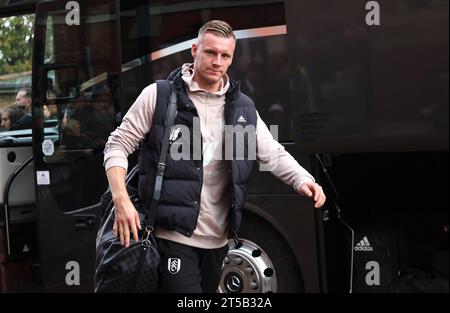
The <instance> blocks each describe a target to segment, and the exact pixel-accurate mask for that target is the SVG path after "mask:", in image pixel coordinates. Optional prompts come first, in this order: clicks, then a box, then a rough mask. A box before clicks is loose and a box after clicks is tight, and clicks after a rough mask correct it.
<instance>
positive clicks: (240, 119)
mask: <svg viewBox="0 0 450 313" xmlns="http://www.w3.org/2000/svg"><path fill="white" fill-rule="evenodd" d="M237 121H238V122H239V123H245V122H247V120H246V119H245V117H243V116H242V115H241V116H239V118H238V120H237Z"/></svg>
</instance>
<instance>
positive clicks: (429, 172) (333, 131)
mask: <svg viewBox="0 0 450 313" xmlns="http://www.w3.org/2000/svg"><path fill="white" fill-rule="evenodd" d="M23 15H31V16H32V20H33V21H34V25H33V33H32V34H30V36H32V68H31V72H30V73H31V80H30V82H31V84H30V86H29V87H30V88H31V95H32V112H31V114H32V121H33V124H32V129H28V130H17V131H8V130H4V131H3V132H0V154H1V160H0V166H1V168H0V170H1V172H0V177H1V179H0V181H1V183H2V185H1V186H0V187H1V194H0V195H1V196H2V197H1V199H0V204H1V215H0V217H1V220H0V240H1V241H0V263H1V264H0V278H1V279H0V281H1V290H2V291H16V290H35V291H46V292H90V291H93V273H94V258H95V239H96V233H97V227H98V224H99V212H100V206H101V203H100V199H101V195H102V194H103V193H104V192H105V191H106V189H107V180H106V176H105V173H104V168H103V148H104V144H105V142H106V140H107V138H108V135H109V133H110V132H111V131H112V130H113V129H114V128H115V127H117V125H118V124H119V123H120V121H121V117H122V116H123V115H124V114H125V113H126V112H127V110H128V108H129V107H130V106H131V104H132V103H133V102H134V100H135V99H136V97H137V96H138V95H139V93H140V92H141V91H142V89H143V88H145V87H146V86H147V85H149V84H151V83H152V82H154V81H155V80H156V79H164V78H166V77H167V75H168V74H169V72H170V71H171V70H172V69H173V68H175V67H178V66H180V65H181V64H182V63H184V62H188V61H190V60H191V56H190V51H189V49H190V47H191V44H192V42H193V40H194V39H195V38H196V36H197V31H198V29H199V27H200V26H201V25H202V24H204V23H205V22H206V21H208V20H211V19H223V20H225V21H227V22H229V23H230V24H231V25H232V26H233V28H234V29H235V31H236V36H237V39H238V41H237V47H236V52H235V56H234V62H233V65H232V66H231V67H230V70H229V75H230V77H231V78H233V79H236V80H240V82H241V86H242V89H243V91H244V92H245V93H246V94H248V95H249V96H250V97H252V98H253V99H254V101H255V103H256V106H257V109H258V112H259V113H260V115H261V117H262V118H263V120H264V121H265V122H266V124H267V125H278V140H279V141H280V143H282V144H283V145H284V146H285V148H286V149H287V150H288V151H289V152H290V153H291V154H292V155H293V156H294V157H295V158H296V159H297V160H298V161H299V163H300V164H302V165H303V166H304V167H305V168H306V169H308V170H309V171H310V172H311V173H312V174H313V175H314V176H315V177H316V179H317V181H318V182H319V183H321V184H322V185H323V186H324V189H325V191H326V194H327V196H328V201H327V203H326V205H325V206H324V208H322V209H314V207H313V205H312V202H311V201H310V200H308V199H305V198H303V197H301V196H299V195H298V194H296V193H295V191H294V190H293V189H292V188H291V187H289V186H286V185H284V184H283V183H281V182H279V181H277V180H276V179H275V178H274V177H272V176H271V174H270V173H268V172H261V171H258V169H257V167H256V168H255V171H254V174H253V178H252V181H251V183H250V186H249V195H248V198H247V203H246V206H245V212H244V217H243V225H242V227H241V232H240V234H239V237H240V238H241V239H242V240H243V241H242V245H240V246H238V247H237V246H234V244H233V243H232V242H230V251H229V254H228V256H227V258H226V259H225V262H224V263H225V264H224V270H223V275H222V280H221V283H220V286H219V290H218V291H220V292H259V293H265V292H308V293H317V292H356V291H368V290H369V291H370V288H366V289H364V286H362V287H361V285H360V284H359V280H361V279H362V280H363V281H364V275H365V274H367V273H368V272H370V270H371V269H369V268H367V264H369V262H365V263H364V264H363V265H360V264H358V263H357V261H358V260H357V256H356V253H357V252H359V251H360V250H361V249H362V247H366V250H367V249H369V248H368V247H369V246H370V247H372V246H375V243H376V242H375V241H374V240H375V239H372V238H381V236H379V234H380V233H384V234H391V233H392V232H395V233H396V234H398V233H400V234H401V238H404V239H405V240H404V241H402V243H401V248H402V249H400V248H399V249H398V250H399V251H400V250H402V251H403V250H405V251H406V252H405V253H403V252H399V253H398V254H399V255H400V254H401V255H402V262H403V263H402V264H403V266H405V268H410V267H411V268H412V267H413V268H420V269H422V270H424V271H425V270H428V269H429V268H430V260H431V258H432V257H433V255H435V253H436V252H439V251H441V250H447V253H448V106H449V104H448V103H449V102H448V88H449V87H448V85H449V84H448V52H449V51H448V20H449V19H448V1H441V0H421V1H417V0H390V1H385V0H383V1H359V0H345V1H335V2H330V1H325V0H317V1H303V0H296V1H294V0H285V1H280V0H245V1H232V0H213V1H202V0H197V1H181V0H160V1H154V0H128V1H123V0H122V1H120V0H91V1H87V0H79V1H66V0H64V1H63V0H56V1H20V0H19V1H0V20H3V21H2V22H1V23H2V25H4V26H7V25H9V22H8V23H6V22H5V21H8V19H10V18H11V17H14V16H19V17H20V16H23ZM0 29H1V28H0ZM2 36H3V35H2V33H0V40H3V39H2ZM8 51H9V50H8ZM5 53H6V50H5V51H3V52H2V53H1V54H0V59H1V58H6V57H7V55H5ZM0 64H1V63H0ZM5 68H6V67H5ZM0 70H2V71H3V67H1V66H0ZM3 74H5V75H6V74H8V73H2V72H0V96H1V95H2V91H3V89H2V79H1V78H2V77H4V75H3ZM8 77H10V76H8ZM3 81H6V79H5V80H3ZM19 87H21V86H20V84H16V85H14V84H13V87H9V88H12V89H13V92H12V93H14V92H16V91H17V90H18V88H19ZM4 90H7V88H6V87H5V89H4ZM3 94H6V91H5V92H4V93H3ZM7 99H8V98H7ZM10 99H12V98H11V96H10ZM5 101H6V102H7V101H10V100H5ZM11 101H12V100H11ZM0 103H2V102H0ZM45 111H48V112H49V113H48V115H47V113H45ZM77 115H78V116H77ZM80 118H81V119H83V122H82V123H81V122H80ZM129 161H130V168H131V167H132V166H133V165H134V164H136V162H137V157H136V154H134V155H132V156H131V157H130V160H129ZM131 183H133V182H131ZM367 234H375V235H373V236H372V237H371V235H367ZM376 236H378V237H376ZM399 247H400V244H399ZM445 247H446V248H445ZM447 255H448V254H447ZM374 257H375V256H374ZM447 260H448V259H447ZM386 262H389V261H386ZM361 266H362V268H361ZM364 266H366V267H364ZM381 266H383V264H381ZM361 273H362V274H361ZM361 275H362V276H361ZM378 275H385V274H384V272H383V271H382V272H381V274H379V273H378ZM13 277H14V278H13ZM366 278H367V277H366ZM383 279H384V278H383V277H381V282H382V284H381V285H383V282H384V281H385V280H383ZM376 281H377V280H376V279H375V283H374V285H376V287H380V283H379V282H378V284H377V283H376ZM378 281H379V279H378ZM366 282H367V280H366ZM390 282H391V281H390ZM369 285H370V284H369ZM366 287H367V286H366ZM369 287H370V286H369ZM382 287H384V289H380V288H378V289H377V290H383V291H386V290H388V289H386V288H388V287H387V286H382ZM358 288H359V289H358Z"/></svg>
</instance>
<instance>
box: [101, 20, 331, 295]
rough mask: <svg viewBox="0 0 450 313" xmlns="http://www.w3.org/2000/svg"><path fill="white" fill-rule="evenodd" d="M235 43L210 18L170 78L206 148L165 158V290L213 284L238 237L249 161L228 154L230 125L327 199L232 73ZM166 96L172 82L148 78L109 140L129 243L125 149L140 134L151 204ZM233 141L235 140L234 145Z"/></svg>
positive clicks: (142, 184) (111, 171) (161, 223)
mask: <svg viewBox="0 0 450 313" xmlns="http://www.w3.org/2000/svg"><path fill="white" fill-rule="evenodd" d="M235 46H236V37H235V35H234V33H233V29H232V28H231V26H230V25H229V24H227V23H226V22H224V21H219V20H213V21H209V22H207V23H206V24H205V25H203V26H202V27H201V28H200V30H199V33H198V40H197V41H196V43H194V44H193V45H192V48H191V54H192V57H193V59H194V62H193V63H186V64H183V66H182V67H181V68H178V69H176V70H174V71H173V72H172V73H171V74H170V76H169V77H168V81H171V82H173V85H174V88H175V89H176V92H177V97H178V104H177V117H176V120H175V124H177V127H178V125H183V126H184V127H185V128H187V129H188V130H189V131H190V134H192V136H193V137H195V136H197V135H196V133H195V131H194V129H195V123H196V121H199V124H200V125H199V128H200V134H199V135H198V136H200V137H201V138H197V139H199V140H201V142H202V146H201V147H202V151H201V159H199V160H197V159H195V157H193V158H192V159H189V160H185V159H183V160H179V161H176V160H174V159H172V158H171V156H169V155H168V158H167V159H168V160H167V162H166V168H165V173H164V181H163V186H162V190H161V197H160V200H159V202H158V206H157V210H156V222H155V225H156V233H155V235H156V237H157V240H158V249H159V251H160V254H161V260H162V273H161V291H163V292H186V293H191V292H209V293H212V292H215V291H216V290H217V288H218V285H219V280H220V275H221V269H222V264H223V259H224V257H225V256H226V254H227V252H228V244H227V243H228V238H237V235H238V231H239V227H240V224H241V218H242V210H243V206H244V203H245V197H246V189H245V188H246V187H245V186H246V184H247V182H248V180H249V178H250V175H251V169H252V163H253V160H251V159H250V158H248V157H247V158H244V159H238V158H236V157H235V156H236V154H233V158H231V159H226V158H225V159H224V158H223V151H224V149H222V148H223V147H224V145H225V144H224V137H225V131H224V129H225V126H226V125H231V126H233V127H237V126H243V127H254V129H255V130H256V134H255V135H256V148H257V149H256V150H257V151H256V154H257V160H258V161H259V162H260V163H263V164H264V163H268V162H270V160H271V159H273V158H274V156H275V157H276V158H277V166H275V167H274V168H273V169H272V170H271V172H272V174H273V175H274V176H275V177H277V178H278V179H280V180H281V181H283V182H285V183H286V184H289V185H290V186H292V187H293V188H294V189H295V190H296V191H297V192H299V193H300V194H302V195H304V196H306V197H310V198H313V200H314V202H315V206H316V207H321V206H322V205H323V203H324V202H325V195H324V193H323V190H322V188H321V187H320V186H319V185H318V184H317V183H315V181H314V178H313V177H312V176H311V175H310V174H309V173H308V172H307V171H306V170H305V169H304V168H303V167H301V166H300V165H299V164H298V162H297V161H295V159H294V158H293V157H292V156H291V155H290V154H289V153H288V152H287V151H285V150H284V148H283V146H282V145H280V144H279V143H278V142H277V141H276V140H274V138H273V137H272V135H271V133H270V132H269V130H268V128H267V126H266V124H265V123H264V122H263V121H262V119H261V118H260V117H259V115H258V113H257V111H256V108H255V105H254V103H253V101H252V100H251V99H250V98H249V97H247V96H246V95H245V94H243V93H242V92H241V91H240V89H239V84H238V83H237V82H235V81H233V80H231V79H230V78H229V77H228V75H227V69H228V67H229V66H230V65H231V63H232V60H233V54H234V49H235ZM169 95H170V87H169V86H168V84H167V82H164V81H159V82H157V83H154V84H151V85H149V86H147V87H146V88H145V89H144V90H143V91H142V93H141V94H140V95H139V97H138V98H137V100H136V101H135V103H134V104H133V105H132V107H131V108H130V110H129V111H128V113H127V114H126V115H125V116H124V119H123V121H122V124H121V125H120V126H119V127H118V128H117V129H116V130H115V131H114V132H112V133H111V136H110V137H109V140H108V142H107V144H106V147H105V158H104V160H105V163H104V164H105V169H106V174H107V177H108V181H109V184H110V187H111V191H112V196H113V201H114V204H115V208H116V215H115V225H114V232H115V235H116V236H120V239H121V242H122V244H124V245H129V243H130V237H132V238H134V240H137V239H138V229H139V228H140V221H139V216H138V214H137V212H136V210H135V209H134V207H133V204H132V203H131V201H130V200H129V197H128V194H127V191H126V187H125V175H126V171H127V166H128V163H127V156H128V155H129V154H130V153H132V152H133V151H134V150H135V149H136V148H137V147H138V146H139V144H140V143H141V142H142V146H141V147H142V148H141V155H140V161H139V162H140V164H139V166H140V171H139V189H140V198H141V201H142V204H143V205H144V207H147V206H148V205H149V203H150V200H151V199H152V196H153V186H154V182H155V175H156V168H157V164H158V160H159V156H160V152H161V143H162V141H163V135H164V122H165V117H166V113H167V106H168V99H169ZM193 141H195V138H193V140H191V143H190V144H191V149H190V151H192V150H193V149H194V148H195V147H193ZM241 144H242V145H244V151H247V150H248V149H249V147H250V146H249V145H248V143H247V142H243V143H241ZM236 146H237V143H236V142H234V143H233V148H234V150H233V151H236ZM246 149H247V150H246ZM233 153H234V152H233ZM193 154H194V153H192V152H191V156H193Z"/></svg>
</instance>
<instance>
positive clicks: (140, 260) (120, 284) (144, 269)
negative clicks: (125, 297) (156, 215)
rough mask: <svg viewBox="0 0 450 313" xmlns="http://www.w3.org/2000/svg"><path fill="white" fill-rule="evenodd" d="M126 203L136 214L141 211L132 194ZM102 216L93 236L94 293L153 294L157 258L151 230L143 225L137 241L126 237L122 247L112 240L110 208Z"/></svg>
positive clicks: (156, 285)
mask: <svg viewBox="0 0 450 313" xmlns="http://www.w3.org/2000/svg"><path fill="white" fill-rule="evenodd" d="M130 200H131V202H132V203H133V204H134V206H135V208H136V209H137V210H138V212H142V210H141V209H140V200H139V197H138V196H137V195H132V196H130ZM106 214H108V215H107V216H105V217H104V219H103V221H104V222H103V223H102V225H101V228H100V229H99V231H98V233H97V242H96V247H97V251H96V259H95V267H96V271H95V276H94V283H95V292H96V293H119V292H139V293H152V292H156V291H157V289H158V284H159V279H158V273H159V268H160V261H161V259H160V256H159V253H158V250H157V248H156V242H155V238H154V235H153V227H152V226H149V225H145V222H143V223H142V224H141V226H142V230H140V231H139V238H140V239H139V240H138V241H135V240H134V239H132V238H130V245H129V246H128V248H126V247H125V246H122V244H121V243H120V238H119V237H118V238H114V232H113V225H114V219H115V216H114V207H112V208H111V209H110V210H109V212H106ZM140 220H141V221H143V220H144V219H143V218H140Z"/></svg>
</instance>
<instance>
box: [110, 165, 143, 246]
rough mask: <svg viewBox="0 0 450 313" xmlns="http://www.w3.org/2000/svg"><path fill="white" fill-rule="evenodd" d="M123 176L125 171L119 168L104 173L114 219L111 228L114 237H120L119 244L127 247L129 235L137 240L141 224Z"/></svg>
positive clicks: (111, 168) (114, 167) (115, 167)
mask: <svg viewBox="0 0 450 313" xmlns="http://www.w3.org/2000/svg"><path fill="white" fill-rule="evenodd" d="M125 175H126V169H124V168H122V167H119V166H113V167H110V168H109V169H108V170H107V171H106V176H107V177H108V182H109V186H110V187H111V193H112V198H113V202H114V210H115V212H114V213H115V217H116V218H115V220H114V226H113V231H114V237H115V238H117V237H118V236H119V235H120V243H121V244H122V245H125V246H126V247H128V246H129V245H130V233H132V234H133V237H134V240H136V241H137V240H138V239H139V238H138V228H139V229H141V222H140V221H139V214H138V212H137V211H136V209H135V208H134V205H133V203H131V201H130V197H129V196H128V192H127V188H126V186H125Z"/></svg>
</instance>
